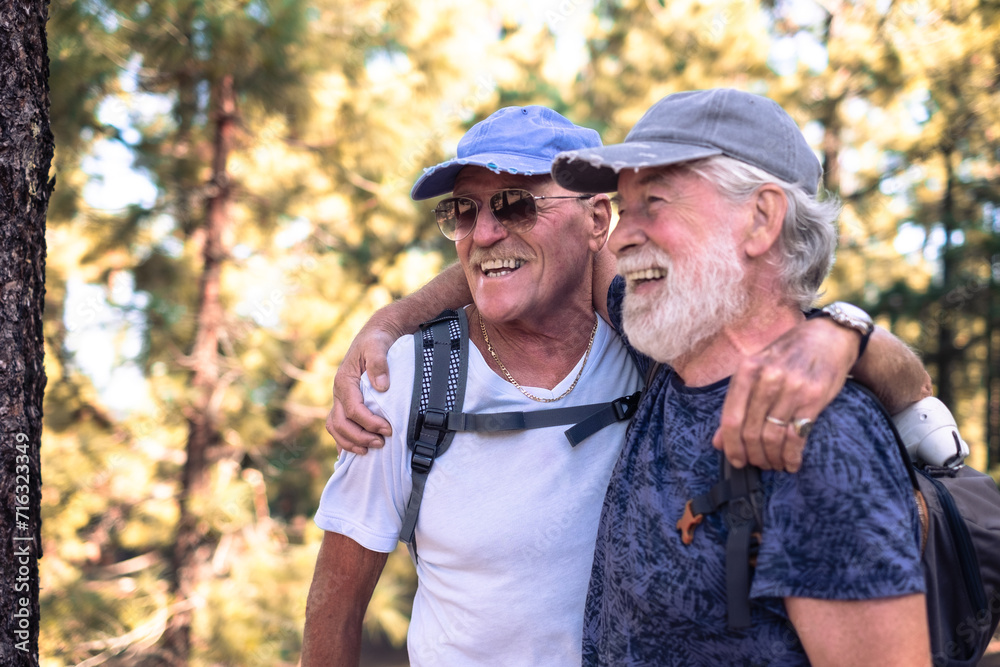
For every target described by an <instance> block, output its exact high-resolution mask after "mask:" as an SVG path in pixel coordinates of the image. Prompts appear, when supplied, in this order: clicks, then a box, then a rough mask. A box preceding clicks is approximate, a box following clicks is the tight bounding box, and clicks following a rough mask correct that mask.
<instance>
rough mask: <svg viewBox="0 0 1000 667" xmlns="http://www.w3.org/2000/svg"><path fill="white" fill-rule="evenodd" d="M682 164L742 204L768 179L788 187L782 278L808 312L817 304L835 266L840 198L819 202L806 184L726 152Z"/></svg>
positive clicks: (792, 296) (789, 292) (795, 300)
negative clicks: (819, 295)
mask: <svg viewBox="0 0 1000 667" xmlns="http://www.w3.org/2000/svg"><path fill="white" fill-rule="evenodd" d="M680 166H681V168H683V169H684V170H686V171H689V172H691V173H693V174H695V175H697V176H700V177H701V178H704V179H705V180H706V181H708V182H710V183H712V184H713V185H715V186H716V187H717V188H718V189H719V192H720V193H721V194H722V196H724V197H726V198H728V199H729V200H730V201H733V202H736V203H740V202H744V201H746V200H747V199H749V198H750V196H751V195H753V193H754V192H756V191H757V189H758V188H760V187H761V186H762V185H765V184H767V183H774V184H775V185H777V186H779V187H780V188H781V189H782V190H783V191H784V193H785V198H786V199H787V201H788V211H787V212H786V213H785V220H784V224H783V225H782V229H781V236H780V237H779V242H780V248H779V250H780V253H781V258H782V261H781V263H780V266H779V269H780V270H781V274H780V277H781V280H782V283H783V285H784V287H785V296H786V297H787V298H788V299H789V300H791V301H792V303H795V304H797V305H798V306H799V308H801V309H803V310H805V309H808V308H809V307H810V306H812V304H813V302H814V301H815V300H816V298H817V296H818V291H819V286H820V285H821V284H822V282H823V279H824V278H826V276H827V274H828V273H829V272H830V268H831V266H833V255H834V250H835V248H836V246H837V229H836V224H835V223H836V220H837V216H839V215H840V209H841V206H840V201H839V200H838V199H837V198H836V197H835V196H833V195H832V194H828V195H827V198H826V199H824V200H823V201H819V200H818V199H817V198H816V197H814V196H812V195H810V194H809V193H807V192H806V191H805V189H804V188H803V187H802V186H801V185H796V184H792V183H788V182H786V181H782V180H781V179H779V178H777V177H775V176H772V175H771V174H769V173H767V172H766V171H764V170H763V169H760V168H758V167H754V166H752V165H749V164H746V163H745V162H740V161H739V160H735V159H733V158H730V157H726V156H723V155H717V156H713V157H708V158H704V159H701V160H693V161H691V162H687V163H684V164H682V165H680Z"/></svg>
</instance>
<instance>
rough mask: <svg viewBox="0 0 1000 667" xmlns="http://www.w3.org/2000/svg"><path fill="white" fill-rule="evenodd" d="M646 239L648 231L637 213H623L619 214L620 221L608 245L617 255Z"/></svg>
mask: <svg viewBox="0 0 1000 667" xmlns="http://www.w3.org/2000/svg"><path fill="white" fill-rule="evenodd" d="M646 240H647V239H646V233H645V231H643V226H642V225H640V224H639V221H638V220H637V219H636V216H635V214H633V213H623V214H619V216H618V223H617V224H616V225H615V228H614V230H612V232H611V236H610V237H609V238H608V247H609V248H610V249H611V252H613V253H614V254H615V255H616V256H617V255H620V254H621V253H623V252H625V251H626V250H628V249H629V248H632V247H634V246H639V245H642V244H643V243H645V242H646Z"/></svg>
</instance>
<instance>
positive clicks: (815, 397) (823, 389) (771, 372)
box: [712, 318, 860, 472]
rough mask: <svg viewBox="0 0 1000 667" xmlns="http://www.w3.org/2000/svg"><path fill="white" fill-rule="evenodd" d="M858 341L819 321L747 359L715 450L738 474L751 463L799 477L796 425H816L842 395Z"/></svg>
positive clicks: (733, 385)
mask: <svg viewBox="0 0 1000 667" xmlns="http://www.w3.org/2000/svg"><path fill="white" fill-rule="evenodd" d="M859 340H860V334H859V333H858V332H856V331H852V330H850V329H846V328H844V327H842V326H840V325H838V324H835V323H834V322H832V321H831V320H829V319H827V318H820V319H814V320H808V321H806V322H803V323H802V324H800V325H799V326H797V327H795V328H794V329H792V330H790V331H788V332H787V333H785V334H784V335H783V336H782V337H781V338H779V339H778V340H776V341H774V342H773V343H772V344H771V345H769V346H768V347H767V348H765V349H764V350H762V351H761V352H758V353H757V354H754V355H752V356H750V357H747V358H746V359H744V360H743V362H742V363H741V364H740V367H739V369H738V370H737V371H736V373H735V374H734V375H733V377H732V379H731V380H730V382H729V391H728V392H727V394H726V401H725V403H724V404H723V407H722V421H721V424H720V425H719V429H718V430H717V431H716V432H715V436H714V438H713V439H712V444H713V445H715V448H716V449H720V450H722V451H723V452H725V454H726V458H728V459H729V461H730V463H732V464H733V465H734V466H735V467H737V468H741V467H743V466H744V465H746V463H748V462H749V463H751V464H753V465H755V466H757V467H759V468H763V469H766V470H769V469H777V470H786V471H788V472H796V471H797V470H798V469H799V466H800V465H801V463H802V450H803V448H804V447H805V442H806V438H804V437H801V436H799V435H798V434H796V432H795V430H794V428H793V427H792V426H791V423H792V422H793V421H794V420H798V419H810V420H815V419H816V417H817V416H818V415H819V413H820V412H822V411H823V408H825V407H826V406H827V405H829V403H830V402H831V401H832V400H833V399H834V397H836V396H837V394H838V393H840V390H841V389H842V388H843V386H844V382H845V381H846V379H847V375H848V373H849V371H850V370H851V366H852V365H853V364H854V362H855V360H856V359H857V355H858V344H859ZM768 417H770V418H771V419H770V420H769V419H768ZM778 422H784V423H785V424H786V425H785V426H782V425H781V424H780V423H778Z"/></svg>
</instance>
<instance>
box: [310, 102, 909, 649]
mask: <svg viewBox="0 0 1000 667" xmlns="http://www.w3.org/2000/svg"><path fill="white" fill-rule="evenodd" d="M600 145H601V144H600V140H599V138H598V136H597V133H596V132H593V131H592V130H588V129H585V128H582V127H578V126H575V125H573V124H572V123H570V122H569V121H568V120H566V119H565V118H563V117H562V116H560V115H559V114H557V113H555V112H554V111H551V110H549V109H545V108H542V107H537V106H530V107H525V108H519V107H511V108H506V109H501V110H500V111H497V112H496V113H494V114H493V115H491V116H490V117H489V118H487V119H486V120H484V121H482V122H481V123H478V124H477V125H475V126H474V127H473V128H472V129H470V130H469V132H468V133H467V134H466V135H465V137H463V139H462V140H461V141H460V142H459V145H458V153H457V157H456V158H455V159H453V160H449V161H447V162H444V163H442V164H440V165H437V166H435V167H432V168H430V169H428V170H426V171H425V173H424V174H423V176H421V177H420V178H419V179H418V180H417V182H416V184H415V185H414V188H413V191H412V196H413V198H414V199H427V198H431V197H437V196H441V195H446V194H449V193H450V194H451V196H449V197H447V198H446V199H444V200H442V201H441V202H440V203H438V205H437V207H436V208H435V215H436V218H437V222H438V225H439V227H440V228H441V231H442V233H443V234H444V235H445V236H446V237H447V238H449V239H451V240H453V241H455V244H456V246H455V247H456V251H457V254H458V258H459V263H458V265H457V266H456V268H453V269H449V270H448V271H447V272H446V275H445V276H444V277H442V278H440V279H438V280H436V281H435V284H434V287H433V288H425V290H422V291H421V292H420V293H418V294H417V295H411V296H410V297H407V298H406V299H404V300H402V301H399V302H397V303H396V304H392V305H391V306H389V307H387V309H384V310H390V311H392V312H393V313H394V315H393V316H392V317H388V316H387V317H388V320H386V319H385V318H383V319H381V320H379V323H377V324H376V325H375V327H374V329H375V330H378V328H379V327H380V326H382V327H384V328H385V331H384V332H380V333H375V334H372V333H371V331H372V328H371V326H368V327H366V330H367V331H368V334H366V336H368V337H369V339H370V338H371V337H374V339H375V341H376V342H375V343H374V344H372V349H374V350H375V351H374V352H373V353H372V354H371V356H370V357H369V361H370V362H371V363H370V365H369V368H368V370H369V373H368V374H367V375H365V376H364V377H363V378H362V377H360V373H358V375H357V376H354V378H353V379H349V380H348V384H353V387H354V390H355V391H357V388H358V386H359V382H360V388H361V392H362V394H363V400H364V404H363V405H362V406H361V409H359V410H355V412H354V413H353V414H361V413H362V412H363V413H364V414H365V415H367V416H363V417H359V420H360V422H363V423H360V424H355V425H354V426H353V427H339V426H338V427H337V428H339V429H341V430H339V431H338V434H339V435H338V444H340V445H342V446H345V449H346V451H344V453H343V454H342V458H341V460H340V462H339V463H338V465H337V469H336V471H335V472H334V475H333V477H332V478H331V480H330V482H329V483H328V485H327V487H326V489H325V491H324V493H323V497H322V500H321V505H320V508H319V511H318V512H317V516H316V521H317V523H318V524H319V525H320V527H322V528H323V529H324V530H325V531H326V534H325V536H324V541H323V545H322V547H321V550H320V554H319V558H318V561H317V565H316V573H315V576H314V580H313V584H312V587H311V589H310V594H309V603H308V606H307V617H306V631H305V646H304V651H303V664H304V665H306V666H307V667H308V665H319V664H322V665H327V664H357V660H358V658H357V655H358V645H359V640H360V633H361V620H362V618H363V616H364V611H365V607H366V605H367V603H368V600H369V597H370V596H371V593H372V590H373V588H374V586H375V583H376V581H377V580H378V577H379V573H380V572H381V569H382V567H383V565H384V563H385V558H386V554H387V553H388V552H389V551H391V550H392V549H393V548H395V546H396V544H397V536H399V535H401V534H402V535H403V537H404V539H405V540H407V541H408V542H409V541H410V532H409V529H410V528H413V526H412V525H411V523H410V517H411V516H412V515H411V514H410V513H409V512H408V508H409V505H410V499H411V496H413V495H414V493H415V491H417V492H418V493H417V495H419V491H422V493H423V496H422V504H421V506H420V512H419V520H418V521H416V524H415V528H414V530H415V534H414V535H413V538H414V539H413V540H412V541H413V542H415V544H416V545H417V546H419V550H418V551H419V557H418V558H416V566H417V577H418V589H417V593H416V598H415V600H414V606H413V614H412V620H411V625H410V631H409V636H408V648H409V654H410V661H411V664H413V665H495V664H511V665H521V664H523V665H529V664H530V665H577V664H579V663H580V660H581V653H580V646H581V639H582V619H583V611H584V602H585V598H586V589H587V581H588V578H589V576H590V569H591V563H592V556H593V547H594V539H595V536H596V534H597V526H598V519H599V515H600V508H601V504H602V501H603V498H604V493H605V489H606V487H607V482H608V478H609V476H610V474H611V469H612V467H613V466H614V464H615V461H616V459H617V458H618V455H619V453H620V452H621V446H622V442H623V441H624V436H625V426H624V422H618V423H614V424H612V425H610V426H607V427H605V428H604V429H603V430H601V431H600V432H599V433H597V434H595V435H592V436H590V437H589V438H587V439H585V440H584V441H583V442H582V443H580V444H578V445H576V446H575V447H574V446H570V444H569V443H567V439H566V437H565V436H564V434H563V430H564V427H561V426H560V427H550V428H540V429H536V430H530V431H516V430H514V431H511V430H508V431H505V432H503V433H493V434H484V433H463V432H460V433H457V434H455V436H454V440H453V441H452V442H451V445H450V448H449V449H448V451H447V454H446V455H444V456H442V457H441V458H439V459H435V462H434V464H433V468H432V469H431V470H430V471H429V473H426V478H425V477H424V475H425V473H424V472H421V473H420V474H419V475H417V474H415V473H414V472H413V470H412V469H411V467H410V456H409V454H408V447H407V441H406V437H407V431H408V428H407V424H408V417H409V415H410V413H411V401H412V400H414V397H413V395H414V393H415V392H414V391H413V387H414V376H415V374H416V373H415V370H414V366H415V361H414V351H413V338H412V337H410V336H404V337H402V338H400V339H399V340H398V341H397V342H396V343H395V344H393V345H392V347H391V349H389V355H388V367H387V368H380V370H378V371H374V370H373V368H374V367H375V366H380V365H381V366H384V362H382V361H381V360H380V359H379V358H378V357H379V355H380V354H384V353H383V352H382V350H384V349H385V348H388V345H387V344H386V345H385V348H383V347H381V345H382V344H384V343H385V341H386V340H387V339H392V340H395V338H396V337H397V335H398V332H399V331H407V330H408V329H409V327H412V326H415V325H416V323H419V322H421V321H423V320H424V319H428V318H430V317H432V316H433V315H434V314H435V313H437V312H439V311H440V310H441V309H442V308H461V307H462V306H464V305H465V304H469V303H470V302H471V305H469V306H468V307H467V308H465V309H464V314H465V316H466V319H465V320H464V321H467V322H468V328H467V333H466V334H463V335H467V336H468V339H469V340H470V341H471V342H472V343H473V344H472V345H471V346H469V348H470V350H471V352H470V354H469V359H468V374H467V375H468V381H467V387H466V391H465V403H464V406H463V411H464V412H465V413H483V412H489V413H494V412H523V413H524V414H525V415H527V414H528V413H531V412H535V411H538V410H551V409H553V408H554V409H556V410H559V409H561V408H569V409H573V408H574V407H578V406H585V405H592V404H602V403H607V402H609V401H612V400H614V399H617V398H619V397H623V396H626V395H630V394H632V393H633V392H634V391H635V390H636V389H638V388H639V387H640V386H641V384H642V378H641V373H640V371H638V370H637V367H636V363H634V361H633V356H632V354H631V353H630V351H629V350H628V348H627V347H626V345H625V344H624V343H623V341H622V339H621V338H619V336H618V335H617V334H616V333H615V331H614V330H613V329H612V328H611V327H610V326H608V325H607V324H606V322H605V320H604V319H603V318H599V317H598V316H597V314H596V312H595V303H596V308H597V310H599V311H602V313H603V314H606V313H607V299H606V298H605V296H606V295H607V294H608V287H609V285H610V284H611V279H612V277H613V275H614V263H613V258H611V257H610V255H609V253H608V252H607V250H606V248H605V239H606V236H607V233H608V227H609V221H610V218H611V209H610V201H609V199H608V197H607V196H606V195H603V194H592V193H589V192H582V193H581V192H580V190H581V188H580V187H579V185H572V184H570V183H568V182H564V184H563V186H560V185H557V184H556V183H555V182H554V181H553V180H552V178H551V177H550V174H549V167H550V165H551V161H552V159H553V158H554V157H556V155H557V154H560V153H562V152H564V151H588V150H597V149H599V147H600ZM584 189H585V188H584ZM574 190H575V191H576V192H574ZM608 260H610V262H609V261H608ZM404 304H405V305H404ZM401 312H405V313H406V315H400V313H401ZM393 317H395V319H394V320H393ZM387 321H391V322H394V323H392V324H386V322H387ZM810 326H811V327H812V329H811V330H812V331H816V330H824V331H826V332H827V334H826V337H825V338H824V340H825V341H827V344H826V345H825V346H822V347H821V348H820V349H809V347H808V345H807V346H806V347H805V348H802V347H798V348H795V347H794V346H789V347H788V348H787V349H786V351H785V353H783V354H785V355H786V356H782V355H778V356H779V358H781V359H783V360H787V359H792V360H796V362H797V363H805V365H806V366H807V367H808V368H809V369H810V372H811V374H812V376H813V377H812V378H810V380H811V384H810V385H809V386H808V387H807V386H804V385H802V384H799V385H798V387H797V390H795V391H791V392H775V391H773V390H774V389H775V387H774V386H773V385H772V386H771V387H770V388H769V389H771V390H772V391H764V392H763V393H764V394H765V395H770V399H771V400H772V401H775V400H778V399H777V398H776V396H777V395H778V394H783V395H784V394H785V393H787V395H786V396H785V398H784V399H781V404H782V405H784V406H785V408H786V409H788V410H793V409H808V410H815V411H816V413H818V412H819V410H821V409H822V407H823V404H824V402H823V395H824V394H823V392H826V391H828V388H827V387H826V386H825V385H826V384H827V378H832V379H830V380H829V382H832V383H833V384H842V383H843V379H844V377H845V375H846V372H847V368H848V367H849V366H850V364H851V363H853V362H854V359H855V357H856V355H857V351H858V338H859V336H858V333H857V332H856V331H854V330H853V329H851V328H845V327H842V326H840V325H837V324H831V325H823V324H822V323H821V322H813V323H810V324H806V325H803V327H800V329H802V328H808V327H810ZM817 327H819V329H817ZM831 332H834V333H831ZM790 338H793V339H794V336H793V337H790ZM884 344H885V341H878V342H877V341H875V340H873V345H880V346H882V347H880V350H881V351H882V352H887V351H889V352H891V353H888V354H886V355H885V356H887V357H888V358H890V359H893V360H894V361H898V362H899V364H898V365H899V367H900V368H902V367H903V366H904V365H906V362H907V361H908V360H910V359H912V354H910V353H909V352H908V351H906V349H905V347H903V346H900V345H898V344H896V343H895V342H890V343H889V344H887V345H884ZM366 345H367V343H364V344H362V345H361V347H365V346H366ZM883 345H884V346H883ZM852 348H853V349H852ZM352 349H354V350H355V353H356V349H355V346H352ZM899 350H902V351H903V353H904V354H905V355H909V357H906V358H903V359H901V358H900V356H899V354H898V352H899ZM348 356H349V357H351V354H349V355H348ZM355 356H356V354H355ZM876 358H879V357H876ZM637 361H639V362H640V363H642V364H643V365H644V366H648V360H641V359H637ZM359 363H361V362H358V360H357V359H356V358H355V359H353V361H351V360H345V363H344V364H343V366H351V367H354V368H356V367H357V366H358V364H359ZM778 366H779V367H780V364H779V365H778ZM915 366H916V368H917V371H916V372H914V373H913V377H915V379H916V381H915V382H912V383H907V382H903V383H899V384H900V385H901V386H902V387H904V388H905V387H908V386H909V389H904V390H903V391H902V392H899V393H900V394H902V396H903V398H902V399H901V400H903V401H904V402H905V401H907V397H908V396H910V394H909V393H908V391H912V392H913V393H916V392H919V391H920V390H919V386H920V385H921V380H922V378H923V377H924V376H925V375H926V374H925V373H924V372H923V369H922V368H921V367H920V366H919V364H918V363H917V364H915ZM772 368H773V366H772ZM894 368H895V366H894ZM389 370H391V373H392V377H393V382H392V385H391V386H389V385H388V382H387V378H382V379H381V380H380V378H379V376H380V375H382V374H386V375H387V374H388V371H389ZM910 370H912V365H911V367H910ZM369 376H374V379H372V378H370V377H369ZM423 377H424V378H426V375H424V376H423ZM792 377H796V376H794V375H792ZM341 382H342V377H341V374H340V373H338V383H341ZM883 384H885V385H892V384H893V383H892V382H891V380H888V379H887V380H886V382H884V383H883ZM817 388H818V390H817ZM782 389H785V388H784V387H782ZM835 393H836V389H835V388H834V389H833V390H832V391H831V393H830V396H832V395H834V394H835ZM918 397H919V396H917V397H911V398H910V401H909V402H912V400H916V398H918ZM768 404H769V405H770V403H768ZM337 409H338V408H337V406H335V408H334V411H332V412H331V415H333V414H334V412H336V411H337ZM351 410H353V408H348V412H350V411H351ZM800 414H805V413H802V412H800ZM813 414H815V413H813ZM341 417H344V415H341ZM331 420H333V421H338V420H334V418H333V416H331ZM373 420H374V421H373ZM344 421H345V419H340V420H339V422H340V423H343V422H344ZM346 421H348V422H349V421H350V419H346ZM375 422H377V423H380V424H384V425H385V426H387V427H389V428H386V429H385V430H384V431H383V433H384V437H385V442H384V447H381V448H373V449H371V450H366V449H364V447H362V446H361V443H362V442H363V441H364V440H366V439H367V438H369V437H371V434H370V433H367V434H366V433H365V432H364V428H366V425H368V424H374V423H375ZM329 423H330V421H328V428H329ZM352 428H353V431H354V434H353V435H352V432H351V429H352ZM377 428H378V425H377V424H375V425H372V426H371V430H372V431H373V432H374V430H375V429H377ZM757 428H760V426H759V425H758V426H757ZM766 428H769V426H768V427H766ZM331 430H333V429H331ZM737 430H739V429H737ZM786 430H787V436H788V439H792V438H793V437H794V438H798V442H799V444H801V443H802V442H803V439H804V438H803V436H804V432H802V431H801V430H800V432H798V433H794V432H793V430H792V428H791V427H789V428H788V429H786ZM359 434H360V435H359ZM352 437H354V438H355V441H354V446H353V447H352V448H346V445H345V443H347V442H348V441H350V440H351V438H352ZM784 440H785V438H784V437H782V439H781V441H779V444H780V442H783V441H784ZM786 449H787V448H786ZM780 451H781V450H780V449H779V452H780ZM799 451H800V450H799ZM786 453H787V452H786ZM796 453H798V452H796ZM777 458H778V459H779V461H780V459H781V458H782V455H780V454H779V456H778V457H777Z"/></svg>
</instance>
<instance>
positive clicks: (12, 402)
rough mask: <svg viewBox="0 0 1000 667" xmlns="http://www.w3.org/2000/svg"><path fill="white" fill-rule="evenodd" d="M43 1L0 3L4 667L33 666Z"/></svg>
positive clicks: (0, 616) (47, 136)
mask: <svg viewBox="0 0 1000 667" xmlns="http://www.w3.org/2000/svg"><path fill="white" fill-rule="evenodd" d="M47 18H48V2H47V0H24V1H22V2H4V3H0V423H2V426H3V433H2V435H0V438H2V440H0V505H2V506H3V507H2V510H3V515H2V518H0V573H2V574H0V664H2V665H4V666H5V667H6V666H14V667H20V666H21V665H37V664H38V558H40V557H41V556H42V550H41V544H42V542H41V523H42V522H41V516H40V510H41V495H42V494H41V488H42V478H41V470H40V464H39V451H38V449H39V445H40V442H41V435H42V396H43V393H44V391H45V368H44V365H43V357H44V349H45V348H44V345H43V334H42V308H43V306H44V298H45V213H46V210H47V208H48V203H49V195H50V194H51V193H52V182H51V181H49V167H50V165H51V162H52V151H53V142H52V133H51V131H50V130H49V89H48V74H49V61H48V55H47V53H46V42H45V22H46V20H47Z"/></svg>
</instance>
